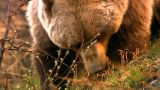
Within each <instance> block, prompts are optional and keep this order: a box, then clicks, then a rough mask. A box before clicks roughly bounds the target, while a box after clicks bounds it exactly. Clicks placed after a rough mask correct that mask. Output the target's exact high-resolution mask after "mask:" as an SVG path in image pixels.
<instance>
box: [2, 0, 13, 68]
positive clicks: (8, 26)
mask: <svg viewBox="0 0 160 90" xmlns="http://www.w3.org/2000/svg"><path fill="white" fill-rule="evenodd" d="M7 3H8V12H7V19H6V30H5V32H4V36H3V38H1V39H0V67H1V62H2V59H3V54H4V50H5V49H4V48H5V41H6V40H7V39H8V34H9V30H10V23H11V8H10V0H7Z"/></svg>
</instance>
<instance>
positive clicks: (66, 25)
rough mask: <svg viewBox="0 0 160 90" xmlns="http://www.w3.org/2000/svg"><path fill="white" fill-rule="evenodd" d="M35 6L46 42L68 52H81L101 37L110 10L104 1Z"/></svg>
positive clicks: (57, 0)
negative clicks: (81, 49)
mask: <svg viewBox="0 0 160 90" xmlns="http://www.w3.org/2000/svg"><path fill="white" fill-rule="evenodd" d="M38 3H39V4H38V18H39V20H40V22H41V24H42V26H43V27H44V29H45V30H46V32H47V33H48V36H49V38H50V39H51V40H52V42H53V43H54V44H56V45H57V46H59V47H62V48H67V49H77V48H80V47H81V46H82V45H84V44H86V43H87V42H89V41H90V40H92V39H93V38H95V37H96V36H98V35H103V34H104V31H105V30H104V29H106V28H107V23H108V20H109V16H110V14H112V13H110V11H111V10H112V9H113V7H110V6H112V5H111V4H112V2H107V0H40V1H39V2H38ZM112 32H113V31H107V33H112ZM96 38H97V37H96Z"/></svg>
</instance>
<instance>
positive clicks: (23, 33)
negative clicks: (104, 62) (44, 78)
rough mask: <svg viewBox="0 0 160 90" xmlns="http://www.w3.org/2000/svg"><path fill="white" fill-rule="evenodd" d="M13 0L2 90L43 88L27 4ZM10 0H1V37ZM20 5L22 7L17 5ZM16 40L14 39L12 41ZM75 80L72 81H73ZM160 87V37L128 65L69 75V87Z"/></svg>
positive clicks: (0, 82)
mask: <svg viewBox="0 0 160 90" xmlns="http://www.w3.org/2000/svg"><path fill="white" fill-rule="evenodd" d="M11 1H12V6H11V7H12V8H11V11H14V12H16V13H14V14H13V15H12V20H11V25H10V26H11V29H10V33H9V38H8V39H9V40H8V41H6V46H5V48H6V50H5V53H4V58H3V61H2V64H1V68H0V90H8V89H9V90H22V89H23V90H39V88H40V86H39V80H38V76H37V73H36V71H35V70H34V67H33V66H32V63H31V61H30V60H31V54H32V52H30V51H31V50H30V47H31V43H32V42H31V37H30V35H29V30H28V26H27V22H26V20H25V10H26V6H23V7H20V8H19V5H20V3H21V2H22V1H26V0H19V1H18V2H16V3H15V2H14V0H11ZM6 2H7V0H6V1H5V0H0V12H1V13H0V39H1V38H3V35H4V32H5V30H6V24H5V22H6V19H7V16H6V13H7V11H8V10H7V3H6ZM17 8H19V9H17ZM12 42H13V43H12ZM71 81H72V83H71ZM117 88H119V89H159V88H160V39H159V38H157V39H155V40H154V41H151V42H150V45H149V48H148V49H147V50H146V51H145V52H144V53H143V54H142V55H141V56H140V57H137V58H136V59H135V60H133V61H131V62H130V63H129V64H127V65H119V66H112V67H110V68H108V69H107V70H106V71H105V72H103V73H101V74H97V75H96V76H95V77H91V78H88V76H87V74H86V73H85V74H83V75H81V76H80V77H78V76H77V74H76V72H75V76H74V79H68V83H67V89H66V90H108V89H109V90H110V89H117Z"/></svg>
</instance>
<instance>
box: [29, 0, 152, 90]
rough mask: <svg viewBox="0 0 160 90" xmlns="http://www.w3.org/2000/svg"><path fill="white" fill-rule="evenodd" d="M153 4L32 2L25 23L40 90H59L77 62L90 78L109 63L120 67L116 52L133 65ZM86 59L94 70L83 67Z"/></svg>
mask: <svg viewBox="0 0 160 90" xmlns="http://www.w3.org/2000/svg"><path fill="white" fill-rule="evenodd" d="M153 2H154V1H153V0H31V1H30V2H29V5H28V11H27V19H28V22H29V25H30V29H31V35H32V37H33V51H34V55H33V60H34V62H35V66H36V68H37V71H38V74H39V77H40V82H41V86H42V89H43V90H49V89H50V88H51V85H50V82H53V83H54V85H55V86H57V87H59V89H62V90H63V89H64V88H65V83H66V78H69V77H72V76H73V72H74V70H72V67H74V66H75V65H77V64H78V65H79V64H80V63H79V62H81V58H82V60H83V62H84V66H85V68H86V70H87V71H88V72H89V73H95V72H98V71H100V70H103V69H105V68H106V67H107V65H109V64H110V61H111V62H118V61H120V60H121V59H122V58H121V52H125V55H126V56H125V57H123V59H124V60H131V59H133V57H134V55H135V53H136V52H139V51H140V52H141V51H143V50H144V49H145V48H146V46H147V44H148V41H149V39H150V24H151V19H152V10H153ZM90 47H91V48H90ZM87 49H88V52H89V53H88V52H87ZM92 50H93V51H92ZM93 52H95V53H93ZM85 56H91V58H92V57H94V59H95V60H93V61H94V62H97V65H92V64H91V63H88V62H89V61H90V59H89V58H88V57H85ZM89 64H90V65H89Z"/></svg>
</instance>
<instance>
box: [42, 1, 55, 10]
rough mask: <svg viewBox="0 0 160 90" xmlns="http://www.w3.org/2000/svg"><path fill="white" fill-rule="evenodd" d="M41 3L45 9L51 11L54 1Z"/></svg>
mask: <svg viewBox="0 0 160 90" xmlns="http://www.w3.org/2000/svg"><path fill="white" fill-rule="evenodd" d="M43 3H44V4H45V5H46V8H47V9H52V7H53V4H54V0H43Z"/></svg>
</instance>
